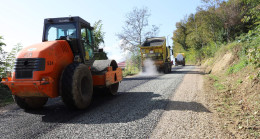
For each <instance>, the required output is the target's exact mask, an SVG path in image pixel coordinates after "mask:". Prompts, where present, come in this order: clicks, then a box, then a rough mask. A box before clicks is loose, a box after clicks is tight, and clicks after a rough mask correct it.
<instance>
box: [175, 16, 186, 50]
mask: <svg viewBox="0 0 260 139" xmlns="http://www.w3.org/2000/svg"><path fill="white" fill-rule="evenodd" d="M186 38H187V27H186V21H185V20H182V21H180V22H177V23H176V30H175V31H174V32H173V42H174V43H175V44H174V46H175V45H177V43H179V44H180V45H181V46H182V47H183V49H184V50H188V46H187V44H186Z"/></svg>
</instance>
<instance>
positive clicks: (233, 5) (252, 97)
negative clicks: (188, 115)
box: [173, 0, 260, 138]
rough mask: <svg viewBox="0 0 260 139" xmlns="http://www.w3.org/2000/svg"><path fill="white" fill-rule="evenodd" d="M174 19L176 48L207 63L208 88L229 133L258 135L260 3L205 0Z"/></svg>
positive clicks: (253, 0) (191, 58)
mask: <svg viewBox="0 0 260 139" xmlns="http://www.w3.org/2000/svg"><path fill="white" fill-rule="evenodd" d="M202 1H203V2H204V4H203V5H202V6H201V7H198V9H197V12H196V13H195V14H191V15H189V16H186V17H185V18H184V19H183V20H181V21H180V22H178V23H176V28H177V29H176V30H175V31H174V33H173V41H174V44H173V45H174V51H175V52H184V53H186V60H187V61H188V62H189V63H193V64H198V65H203V67H205V72H206V73H208V75H206V77H207V79H206V80H207V81H206V82H205V88H206V92H207V95H208V96H209V97H208V98H209V99H210V100H211V101H210V102H211V103H212V109H213V111H216V112H217V114H218V116H219V118H220V119H221V120H220V123H221V125H222V127H223V130H224V131H226V133H227V135H230V136H233V137H236V138H259V137H260V92H259V90H260V36H259V34H260V2H259V1H258V0H202Z"/></svg>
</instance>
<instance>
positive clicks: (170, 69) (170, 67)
mask: <svg viewBox="0 0 260 139" xmlns="http://www.w3.org/2000/svg"><path fill="white" fill-rule="evenodd" d="M168 69H169V70H168V72H169V73H171V72H172V66H171V65H169V66H168Z"/></svg>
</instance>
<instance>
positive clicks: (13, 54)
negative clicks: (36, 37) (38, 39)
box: [6, 43, 23, 71]
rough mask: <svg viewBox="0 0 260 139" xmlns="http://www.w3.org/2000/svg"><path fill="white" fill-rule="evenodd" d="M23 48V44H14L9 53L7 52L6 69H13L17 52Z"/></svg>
mask: <svg viewBox="0 0 260 139" xmlns="http://www.w3.org/2000/svg"><path fill="white" fill-rule="evenodd" d="M22 48H23V46H22V45H21V43H18V44H16V45H15V46H14V47H13V48H12V50H11V52H10V53H8V55H7V58H6V59H7V61H8V62H7V64H6V66H7V71H13V68H14V64H15V58H16V55H17V54H18V52H19V51H20V50H21V49H22Z"/></svg>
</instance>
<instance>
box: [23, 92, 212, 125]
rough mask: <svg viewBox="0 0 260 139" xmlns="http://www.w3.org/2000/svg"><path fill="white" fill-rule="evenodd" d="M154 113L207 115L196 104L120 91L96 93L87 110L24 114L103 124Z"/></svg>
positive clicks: (49, 107)
mask: <svg viewBox="0 0 260 139" xmlns="http://www.w3.org/2000/svg"><path fill="white" fill-rule="evenodd" d="M154 110H167V111H168V110H181V111H194V112H210V111H209V110H208V109H207V108H205V107H204V106H203V105H202V104H200V103H197V102H181V101H170V100H167V99H162V98H161V95H158V94H154V93H153V92H127V93H123V92H121V93H120V95H118V96H115V97H112V96H109V95H105V94H96V95H94V98H93V102H92V104H91V106H90V107H89V108H88V109H87V110H80V111H79V110H69V109H67V107H65V106H64V105H63V104H62V103H59V104H53V105H47V106H45V107H44V108H43V109H42V110H31V111H26V112H27V113H31V114H38V115H42V121H43V122H47V123H79V124H103V123H127V122H131V121H136V120H138V119H142V118H144V117H146V116H147V115H149V113H151V112H152V111H154Z"/></svg>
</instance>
